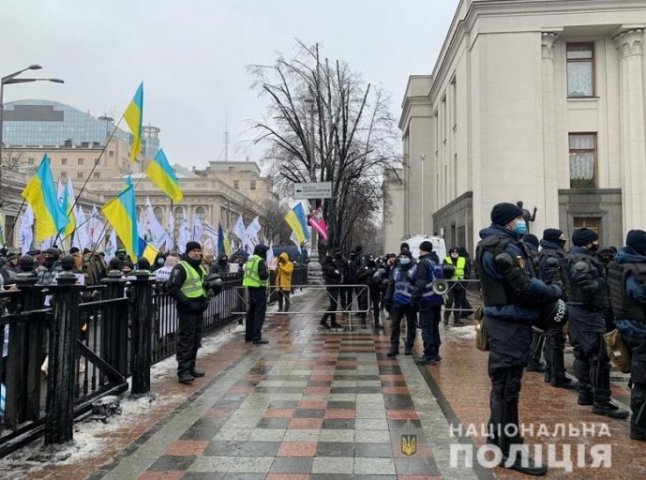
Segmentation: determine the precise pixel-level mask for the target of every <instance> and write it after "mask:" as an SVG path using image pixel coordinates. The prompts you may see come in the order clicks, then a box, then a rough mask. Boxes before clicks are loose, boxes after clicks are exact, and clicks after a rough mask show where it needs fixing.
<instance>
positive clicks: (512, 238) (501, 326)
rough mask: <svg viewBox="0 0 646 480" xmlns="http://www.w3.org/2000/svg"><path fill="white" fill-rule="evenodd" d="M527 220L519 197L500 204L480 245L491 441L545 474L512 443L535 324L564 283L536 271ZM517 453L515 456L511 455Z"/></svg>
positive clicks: (507, 460) (526, 468)
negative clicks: (524, 238)
mask: <svg viewBox="0 0 646 480" xmlns="http://www.w3.org/2000/svg"><path fill="white" fill-rule="evenodd" d="M526 230H527V225H526V223H525V220H524V219H523V211H522V210H521V209H520V208H518V207H517V206H516V205H514V204H513V203H499V204H496V205H495V206H494V207H493V209H492V211H491V226H490V227H488V228H485V229H483V230H481V231H480V238H481V239H482V240H481V241H480V243H479V244H478V247H477V251H476V262H477V267H478V271H479V272H480V281H481V289H482V295H483V299H484V322H485V327H486V330H487V336H488V341H489V349H490V352H489V365H488V370H489V377H490V379H491V387H492V388H491V397H490V407H491V417H490V420H489V428H490V438H489V442H491V443H493V444H495V445H497V446H498V447H499V448H500V449H501V451H502V454H503V462H502V464H501V466H505V467H506V468H511V469H514V470H517V471H519V472H522V473H526V474H530V475H544V474H545V473H546V471H547V468H546V467H544V466H543V465H540V464H538V463H537V462H534V461H533V460H531V459H529V458H519V455H520V456H522V457H525V455H526V454H519V453H518V449H517V448H514V449H513V450H512V448H511V447H512V446H514V445H517V444H520V443H522V438H521V436H520V434H519V433H517V432H518V424H519V419H518V397H519V394H520V388H521V378H522V376H523V368H524V367H525V366H526V365H527V362H528V360H529V355H530V344H531V341H532V324H534V323H535V322H537V321H538V320H539V319H540V314H541V311H542V309H543V308H544V307H545V304H548V303H551V302H555V301H557V300H558V299H559V298H560V297H561V289H560V288H559V287H558V286H555V285H546V284H545V283H544V282H543V281H541V280H540V279H539V278H538V276H537V275H536V272H535V269H534V266H533V264H532V262H531V259H530V257H529V254H528V252H527V249H526V248H525V245H524V244H523V243H522V241H521V240H520V239H521V238H522V236H523V235H524V234H525V233H526ZM511 453H514V454H515V456H514V457H509V455H510V454H511Z"/></svg>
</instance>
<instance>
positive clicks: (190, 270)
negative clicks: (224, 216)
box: [167, 242, 208, 384]
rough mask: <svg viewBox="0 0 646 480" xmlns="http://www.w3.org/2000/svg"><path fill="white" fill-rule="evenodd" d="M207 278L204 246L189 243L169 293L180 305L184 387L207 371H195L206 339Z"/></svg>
mask: <svg viewBox="0 0 646 480" xmlns="http://www.w3.org/2000/svg"><path fill="white" fill-rule="evenodd" d="M206 275H207V272H206V270H205V269H204V267H202V246H201V245H200V244H199V243H198V242H188V243H187V244H186V251H185V255H184V257H183V258H182V261H181V262H179V263H178V264H177V265H175V267H173V270H172V271H171V274H170V280H168V283H167V286H168V294H169V295H170V296H171V297H173V298H174V299H175V301H176V305H177V316H178V318H179V325H178V328H177V355H176V356H177V377H178V379H179V382H180V383H184V384H191V383H193V381H194V380H195V379H196V378H199V377H203V376H204V372H202V371H199V370H197V369H196V368H195V362H196V359H197V350H198V348H199V347H200V340H201V338H202V320H203V318H202V317H203V314H204V311H205V310H206V308H207V306H208V303H207V293H206V289H205V288H204V279H205V278H206Z"/></svg>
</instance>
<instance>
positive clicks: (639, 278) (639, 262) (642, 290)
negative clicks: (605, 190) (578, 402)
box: [608, 230, 646, 442]
mask: <svg viewBox="0 0 646 480" xmlns="http://www.w3.org/2000/svg"><path fill="white" fill-rule="evenodd" d="M608 283H609V287H610V301H611V302H612V308H613V312H614V314H615V324H616V326H617V330H619V333H621V338H622V340H623V342H624V344H625V345H626V347H627V348H628V351H629V352H630V381H631V383H632V390H631V392H630V409H631V410H632V417H631V418H630V438H632V439H633V440H640V441H642V442H644V441H646V232H645V231H643V230H631V231H629V232H628V235H626V247H624V248H622V249H620V250H619V253H618V254H617V257H616V263H614V264H610V267H609V272H608Z"/></svg>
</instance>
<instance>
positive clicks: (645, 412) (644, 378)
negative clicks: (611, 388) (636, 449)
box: [621, 335, 646, 435]
mask: <svg viewBox="0 0 646 480" xmlns="http://www.w3.org/2000/svg"><path fill="white" fill-rule="evenodd" d="M621 338H622V340H623V341H624V343H625V344H626V347H628V350H629V351H630V380H631V381H632V384H633V387H632V390H631V392H630V410H631V411H632V416H631V417H630V430H631V432H632V433H635V434H638V435H646V338H635V337H629V336H628V335H622V336H621Z"/></svg>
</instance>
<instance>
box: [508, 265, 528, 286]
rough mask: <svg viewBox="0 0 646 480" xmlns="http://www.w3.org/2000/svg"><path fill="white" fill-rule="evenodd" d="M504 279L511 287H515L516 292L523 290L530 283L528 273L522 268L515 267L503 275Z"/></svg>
mask: <svg viewBox="0 0 646 480" xmlns="http://www.w3.org/2000/svg"><path fill="white" fill-rule="evenodd" d="M503 278H504V279H505V281H506V282H507V283H509V284H510V285H514V289H515V290H523V289H524V288H525V287H526V286H527V283H528V282H529V276H528V275H527V272H526V271H525V270H523V269H522V268H520V267H513V268H510V269H509V270H507V271H506V272H504V273H503Z"/></svg>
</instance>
